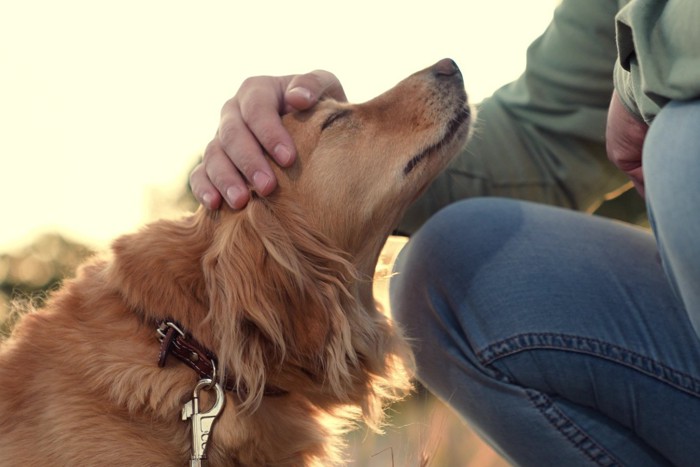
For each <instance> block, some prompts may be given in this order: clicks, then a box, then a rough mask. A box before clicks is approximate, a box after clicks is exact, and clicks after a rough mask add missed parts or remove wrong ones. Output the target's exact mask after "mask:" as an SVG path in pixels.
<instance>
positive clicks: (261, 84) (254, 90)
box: [190, 70, 347, 209]
mask: <svg viewBox="0 0 700 467" xmlns="http://www.w3.org/2000/svg"><path fill="white" fill-rule="evenodd" d="M323 96H328V97H332V98H334V99H336V100H340V101H345V100H347V99H346V97H345V92H344V91H343V87H342V86H341V84H340V82H339V81H338V79H337V78H336V77H335V75H333V74H332V73H330V72H327V71H323V70H316V71H313V72H311V73H306V74H303V75H290V76H281V77H272V76H257V77H253V78H248V79H247V80H245V81H244V82H243V84H242V85H241V87H240V89H239V90H238V92H237V93H236V95H235V96H234V97H233V98H232V99H230V100H229V101H227V102H226V103H225V104H224V106H223V108H222V109H221V120H220V122H219V129H218V131H217V132H216V135H215V136H214V139H213V140H212V141H211V142H210V143H209V145H208V146H207V148H206V150H205V152H204V157H203V158H202V162H201V163H200V164H198V165H197V166H196V167H195V168H194V169H193V170H192V173H191V174H190V186H191V188H192V193H193V194H194V196H195V198H197V200H198V201H199V202H200V203H201V204H203V205H204V206H205V207H206V208H208V209H218V208H219V207H220V206H221V203H222V200H225V201H226V203H227V204H229V205H230V206H231V207H233V208H235V209H240V208H243V207H244V206H245V205H246V204H247V203H248V200H249V199H250V192H249V189H248V186H252V187H253V188H254V189H255V191H256V192H257V193H258V194H260V195H262V196H267V195H268V194H270V193H271V192H272V191H273V190H274V189H275V187H276V186H277V181H276V180H275V175H274V172H273V171H272V169H271V168H270V164H269V163H268V161H267V158H266V157H265V154H264V153H265V152H266V153H267V154H269V155H271V156H272V158H273V159H274V160H275V161H276V162H277V163H278V164H280V165H281V166H283V167H286V166H289V165H291V164H292V163H294V160H295V159H296V148H295V147H294V142H293V141H292V138H291V136H289V133H287V130H285V128H284V127H283V126H282V119H281V115H284V114H285V113H288V112H291V111H293V110H305V109H308V108H310V107H312V106H313V105H314V104H316V103H317V102H318V100H319V99H320V98H321V97H323Z"/></svg>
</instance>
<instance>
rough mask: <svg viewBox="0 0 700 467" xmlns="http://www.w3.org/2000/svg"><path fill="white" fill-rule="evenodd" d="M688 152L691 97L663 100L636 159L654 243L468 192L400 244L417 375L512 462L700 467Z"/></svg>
mask: <svg viewBox="0 0 700 467" xmlns="http://www.w3.org/2000/svg"><path fill="white" fill-rule="evenodd" d="M699 156H700V102H692V103H685V104H678V103H672V104H669V105H667V106H666V107H665V108H664V109H663V110H662V111H661V113H660V114H659V115H658V117H657V118H656V120H655V121H654V123H653V124H652V126H651V128H650V131H649V133H648V135H647V141H646V146H645V150H644V170H645V181H646V190H647V199H648V204H649V210H650V217H651V218H652V224H653V227H654V235H652V234H651V233H650V232H648V231H646V230H643V229H640V228H637V227H634V226H629V225H626V224H623V223H620V222H615V221H610V220H607V219H602V218H599V217H595V216H591V215H586V214H582V213H577V212H572V211H567V210H564V209H559V208H553V207H548V206H544V205H539V204H534V203H527V202H520V201H515V200H505V199H498V198H475V199H471V200H467V201H461V202H458V203H455V204H453V205H451V206H449V207H447V208H446V209H444V210H442V211H441V212H439V213H438V214H436V215H435V216H434V217H433V218H432V219H431V220H429V221H428V222H427V223H426V225H424V226H423V227H422V228H421V229H420V230H419V231H418V232H417V233H416V235H415V236H414V237H413V238H412V239H411V240H410V242H409V243H408V245H407V246H406V247H405V248H404V251H403V252H402V253H401V255H400V257H399V259H398V261H397V263H396V266H395V270H396V272H397V275H395V276H394V278H392V282H391V302H392V310H393V313H394V316H395V318H396V319H397V320H398V321H399V322H400V323H401V324H402V325H403V327H404V328H405V330H406V333H407V335H408V337H410V338H411V339H413V340H414V350H415V352H416V360H417V364H418V376H419V379H420V380H421V381H422V382H423V384H424V385H425V386H426V387H427V388H428V389H429V390H430V391H432V392H433V393H434V394H436V395H437V396H438V397H440V398H441V399H443V400H444V401H446V402H447V403H448V404H449V405H450V406H451V407H453V408H454V410H456V411H457V412H458V413H459V414H460V415H461V416H462V417H463V418H464V419H466V420H467V421H468V422H469V424H470V425H471V426H472V427H473V428H474V429H475V430H476V431H477V432H478V433H480V434H481V436H482V437H483V438H484V439H485V440H486V441H487V442H489V443H490V444H491V445H492V446H493V447H494V448H495V449H496V450H497V451H498V452H500V453H501V454H502V455H503V456H504V457H505V458H506V459H507V460H509V461H510V462H512V463H513V464H516V465H524V466H536V467H542V466H556V467H558V466H566V467H568V466H577V465H606V466H610V465H626V466H632V467H640V466H657V465H677V466H689V467H690V466H698V465H700V338H699V337H698V334H696V332H695V330H700V215H699V214H700V157H699ZM693 325H695V330H694V328H693Z"/></svg>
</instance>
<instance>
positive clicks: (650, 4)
mask: <svg viewBox="0 0 700 467" xmlns="http://www.w3.org/2000/svg"><path fill="white" fill-rule="evenodd" d="M618 50H619V60H618ZM613 76H614V78H615V79H614V84H613ZM465 81H466V82H467V87H468V82H469V77H468V76H465ZM613 86H615V87H616V88H617V90H618V93H619V94H620V97H621V98H622V100H623V102H624V103H625V105H626V106H627V108H628V109H630V110H631V111H632V112H633V113H635V114H636V115H638V116H639V118H640V119H643V120H645V121H647V122H651V121H652V120H653V117H654V116H655V115H656V113H658V111H659V109H660V108H661V107H662V106H663V105H664V104H665V103H666V102H668V101H669V100H678V99H691V98H694V97H698V96H700V0H563V1H562V3H561V5H560V6H559V7H558V8H557V9H556V11H555V13H554V17H553V20H552V22H551V24H550V25H549V27H548V28H547V30H546V31H545V32H544V34H543V35H542V36H540V37H539V38H538V39H537V40H536V41H535V42H533V43H532V45H531V46H530V47H529V48H528V52H527V66H526V70H525V72H524V73H523V75H522V76H521V77H520V78H518V79H517V80H516V81H514V82H512V83H510V84H508V85H506V86H504V87H502V88H500V89H499V90H498V91H496V92H495V93H494V94H493V96H491V97H490V98H488V99H486V100H484V101H483V102H482V103H480V104H478V105H477V110H478V111H477V115H478V116H477V119H476V122H475V125H474V131H473V134H472V137H471V138H470V140H469V142H468V143H467V145H466V147H465V148H464V150H463V151H462V153H461V154H459V155H458V157H457V158H456V159H455V160H454V162H453V163H452V164H451V165H450V166H449V167H448V168H447V170H445V171H444V172H443V173H442V174H441V175H440V176H439V177H438V178H437V179H436V181H435V182H434V183H433V184H432V185H431V187H430V188H429V189H428V191H426V193H425V194H424V195H423V196H422V197H421V198H420V199H418V201H416V203H414V205H413V206H412V207H411V208H410V209H409V211H408V212H407V214H406V215H405V217H404V219H403V220H402V222H401V224H400V225H399V228H398V231H399V232H401V233H404V234H411V233H413V232H414V231H415V230H416V229H417V228H418V227H420V225H422V224H423V222H425V221H426V220H427V219H428V217H430V216H431V215H432V214H434V213H435V212H436V211H437V210H439V209H440V208H442V207H444V206H446V205H447V204H449V203H452V202H454V201H457V200H459V199H463V198H469V197H474V196H505V197H511V198H519V199H526V200H532V201H538V202H544V203H548V204H554V205H559V206H565V207H569V208H572V209H579V210H589V211H590V210H593V209H594V208H595V207H597V206H598V205H599V204H600V202H601V201H602V200H603V198H604V196H605V195H606V194H607V193H609V192H612V191H614V190H617V189H619V188H620V187H621V186H622V185H624V184H625V183H626V182H627V181H628V180H627V178H626V176H625V175H624V174H623V173H622V172H620V171H619V170H618V169H616V168H615V167H614V166H613V165H612V164H611V163H610V162H609V161H608V160H607V155H606V151H605V123H606V118H607V109H608V105H609V103H610V97H611V95H612V91H613Z"/></svg>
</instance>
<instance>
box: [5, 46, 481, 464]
mask: <svg viewBox="0 0 700 467" xmlns="http://www.w3.org/2000/svg"><path fill="white" fill-rule="evenodd" d="M470 120H471V117H470V110H469V106H468V103H467V97H466V93H465V91H464V84H463V80H462V76H461V73H460V71H459V69H458V68H457V66H456V65H455V64H454V62H452V61H451V60H448V59H445V60H441V61H439V62H438V63H436V64H435V65H433V66H431V67H429V68H427V69H425V70H423V71H420V72H418V73H415V74H413V75H411V76H410V77H408V78H406V79H405V80H403V81H402V82H400V83H399V84H398V85H397V86H396V87H394V88H393V89H391V90H389V91H387V92H386V93H384V94H382V95H380V96H378V97H376V98H374V99H372V100H370V101H368V102H366V103H364V104H349V103H342V102H336V101H334V100H332V99H325V100H322V101H321V102H320V103H318V104H317V105H316V106H315V107H314V108H313V109H311V110H309V111H303V112H298V113H291V114H287V115H285V116H284V117H283V123H284V125H285V127H286V128H287V130H288V131H289V132H290V134H291V135H292V137H293V139H294V141H295V144H296V147H297V151H298V158H297V160H296V162H295V163H294V164H293V165H292V166H291V167H289V168H286V169H282V168H279V167H276V166H275V168H274V170H275V171H276V176H277V179H278V187H277V189H276V190H275V192H274V193H273V194H272V195H270V196H268V197H260V196H257V195H256V194H255V193H252V198H251V201H250V202H249V204H248V206H247V207H246V208H244V209H242V210H240V211H235V210H232V209H229V208H226V207H224V208H222V209H220V210H219V211H216V212H211V211H207V210H205V209H203V208H200V209H199V210H198V211H196V212H195V213H194V214H191V215H189V216H187V217H184V218H182V219H179V220H161V221H157V222H155V223H153V224H150V225H147V226H146V227H144V228H143V229H142V230H140V231H138V232H136V233H132V234H128V235H125V236H122V237H120V238H118V239H116V240H115V241H114V243H113V244H112V248H111V252H110V254H109V256H107V257H102V258H95V259H91V260H89V261H88V262H87V263H86V264H84V265H83V266H81V268H80V269H79V271H78V273H77V276H76V277H75V278H74V279H71V280H68V281H66V282H65V284H64V285H63V286H62V288H61V289H60V290H58V291H56V292H55V293H53V294H52V296H51V298H50V300H49V301H48V302H47V304H46V305H45V306H44V307H43V308H40V309H38V310H33V311H31V312H28V313H27V314H26V315H24V316H23V317H22V318H21V319H20V320H19V322H18V323H17V325H16V326H15V328H14V329H13V332H12V335H11V336H10V337H9V338H8V340H6V341H5V342H4V343H2V347H1V348H0V420H1V421H0V459H3V462H8V463H12V464H14V465H27V466H30V465H31V466H40V465H51V466H68V465H70V466H92V465H94V466H97V465H100V466H102V465H125V466H126V465H128V466H164V465H172V466H182V465H189V464H188V462H191V465H200V464H199V463H198V462H201V461H204V460H206V461H207V462H208V465H211V466H263V465H264V466H307V465H323V466H326V465H334V464H338V463H341V462H343V461H344V457H343V456H344V453H343V436H342V435H343V433H344V432H345V431H346V430H348V429H350V428H351V427H352V426H354V424H356V423H357V422H358V421H360V420H364V422H366V423H367V424H368V425H369V426H370V427H374V428H378V427H380V426H381V422H382V416H383V408H384V406H385V404H386V403H388V402H391V401H393V400H395V399H397V398H400V397H402V396H403V395H405V394H406V393H407V391H410V387H411V375H412V355H411V351H410V346H409V345H408V344H407V342H406V341H405V340H404V339H403V338H402V335H401V331H400V329H398V327H397V326H396V324H395V323H393V322H392V320H391V319H390V317H389V316H388V315H387V314H385V313H382V312H381V311H379V310H378V308H377V306H376V304H375V301H374V298H373V296H372V275H373V272H374V268H375V265H376V263H377V260H378V257H379V255H380V252H381V249H382V245H383V244H384V242H385V241H386V240H387V237H388V236H389V234H390V233H391V232H392V229H393V228H395V226H396V225H397V223H398V221H399V219H400V218H401V216H402V214H403V212H404V211H405V209H406V208H407V207H408V205H409V204H410V203H411V202H412V201H413V200H414V199H415V198H416V197H418V196H419V195H420V193H421V192H422V191H423V190H424V189H425V188H426V187H427V186H428V185H429V184H430V182H431V181H432V180H433V179H434V177H435V176H436V175H437V174H438V173H439V172H440V170H442V169H443V168H444V167H445V166H446V165H447V164H448V162H449V161H450V160H451V158H452V157H453V156H454V155H455V154H456V153H458V151H459V150H460V149H461V148H462V146H463V144H464V142H465V140H466V138H467V134H468V132H469V128H470V126H471V125H470ZM273 165H274V164H273ZM213 412H217V413H213ZM205 450H206V451H205ZM196 452H199V454H196Z"/></svg>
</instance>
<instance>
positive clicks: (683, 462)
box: [190, 0, 700, 467]
mask: <svg viewBox="0 0 700 467" xmlns="http://www.w3.org/2000/svg"><path fill="white" fill-rule="evenodd" d="M698 24H700V2H697V0H668V1H666V0H563V1H562V2H561V4H560V5H559V6H558V7H557V9H556V11H555V14H554V17H553V20H552V22H551V24H550V26H549V27H548V28H547V30H546V31H545V32H544V34H543V35H542V36H541V37H539V38H538V39H537V40H536V41H535V42H534V43H533V44H532V45H531V46H530V47H529V49H528V56H527V66H526V70H525V72H524V74H523V75H522V76H521V77H520V78H519V79H517V80H516V81H515V82H513V83H510V84H508V85H506V86H504V87H502V88H500V89H499V90H498V91H496V92H495V93H494V95H493V96H492V97H490V98H488V99H486V100H485V101H484V102H482V103H480V104H479V105H478V118H477V123H476V125H477V127H478V129H477V130H476V131H475V133H474V136H473V137H472V138H471V139H470V140H469V142H468V143H467V145H466V147H465V149H464V150H463V152H462V153H461V154H460V155H459V156H458V157H457V159H456V160H455V161H454V163H453V164H452V165H451V166H450V167H449V168H448V169H447V170H446V171H445V172H444V173H443V174H442V175H441V176H440V177H439V178H438V179H437V180H436V181H435V182H434V183H433V185H432V186H431V187H430V189H429V190H428V191H427V192H426V194H425V195H424V196H423V197H422V198H420V199H419V200H417V201H416V203H415V204H414V205H413V206H412V207H411V208H410V210H409V211H408V213H407V214H406V216H405V218H404V219H403V220H402V221H401V224H400V225H399V231H400V232H402V233H404V234H406V235H410V236H411V239H410V241H409V243H408V244H407V246H406V247H405V248H404V250H403V251H402V253H401V255H400V257H399V259H398V260H397V263H396V265H395V269H396V271H397V274H396V275H395V277H394V278H393V279H392V283H391V304H392V312H393V313H394V317H395V318H396V319H397V320H398V321H399V322H400V323H401V324H402V325H403V327H404V328H405V330H406V332H407V334H408V336H409V337H410V338H411V339H412V340H413V342H414V343H415V347H414V350H415V353H416V360H417V371H418V377H419V379H420V381H421V382H422V383H423V384H424V385H425V386H426V387H427V388H428V389H429V390H430V391H432V392H433V393H434V394H436V395H437V396H438V397H440V398H441V399H443V400H444V401H446V402H447V403H449V404H450V405H451V407H453V408H454V410H456V411H457V412H458V413H459V414H460V415H461V416H462V417H464V418H465V419H466V420H467V421H468V422H469V423H470V425H471V426H473V427H474V428H475V430H477V432H478V433H479V434H480V435H481V436H482V437H483V438H484V439H485V440H487V441H488V442H489V443H490V444H491V445H492V446H494V448H495V449H496V450H497V451H498V452H499V453H500V454H501V455H503V456H504V458H506V459H507V460H508V461H510V462H512V463H513V464H516V465H526V466H574V465H605V466H612V465H629V466H635V467H639V466H659V465H677V466H695V465H698V463H700V442H698V440H699V439H700V339H699V337H698V334H699V332H700V215H698V214H699V210H698V206H700V183H698V180H700V163H699V162H700V131H699V129H700V28H698V27H697V25H698ZM322 95H325V96H330V97H333V98H336V99H344V98H345V95H344V93H343V90H342V87H341V86H340V83H339V82H338V80H337V79H336V78H335V77H334V76H333V75H332V74H330V73H328V72H325V71H316V72H312V73H308V74H305V75H297V76H286V77H277V78H273V77H258V78H251V79H249V80H247V81H246V82H245V83H244V84H243V85H242V87H241V88H240V90H239V91H238V93H237V94H236V96H235V97H234V98H232V99H231V100H230V101H229V102H227V103H226V104H225V105H224V108H223V112H222V117H221V122H220V127H219V131H218V133H217V135H216V137H215V138H214V140H213V141H212V142H211V143H210V144H209V146H208V147H207V150H206V152H205V155H204V158H203V162H202V164H201V165H199V166H197V167H196V168H195V169H194V170H193V172H192V174H191V177H190V181H191V187H192V189H193V192H194V194H195V196H196V197H197V198H198V199H199V200H200V202H202V203H203V204H204V205H205V206H207V207H208V208H210V209H216V208H217V207H218V206H220V204H221V203H222V202H226V203H229V204H230V205H231V206H233V207H235V208H242V207H243V206H244V205H245V203H246V202H247V200H248V189H247V185H246V184H250V185H252V186H253V187H254V189H255V190H256V191H257V192H258V193H261V194H262V195H267V194H269V193H270V192H271V191H272V190H274V187H275V180H274V178H273V177H272V172H271V171H270V169H269V165H268V164H269V162H268V161H267V160H266V158H265V157H264V156H263V154H264V153H268V154H270V155H271V156H272V159H274V161H275V162H273V163H278V164H280V165H282V166H287V165H289V164H291V163H293V160H294V157H295V152H294V151H295V149H294V145H293V142H292V141H291V139H290V137H289V135H288V134H287V133H286V132H285V131H284V129H283V127H282V126H281V122H280V118H279V115H278V114H279V112H280V109H282V112H288V111H291V110H293V109H305V108H308V107H310V106H312V105H313V104H314V103H315V102H317V100H318V99H319V97H320V96H322ZM608 158H609V160H608ZM610 162H612V163H610ZM620 169H621V170H620ZM625 175H626V176H628V177H629V178H630V179H631V180H632V182H633V184H634V186H635V187H636V189H637V190H638V191H639V193H640V195H642V196H644V197H645V199H646V202H647V208H648V215H649V218H650V223H651V226H652V229H653V233H652V232H649V231H648V230H644V229H642V228H639V227H634V226H630V225H626V224H623V223H621V222H617V221H611V220H608V219H603V218H600V217H598V216H594V215H591V214H588V213H586V212H580V211H590V210H591V209H592V208H593V207H595V205H596V204H597V203H599V202H600V200H601V198H602V197H603V196H604V194H605V193H607V192H610V191H612V190H615V189H618V188H619V187H620V186H621V185H623V184H624V183H625V181H626V177H625Z"/></svg>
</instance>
